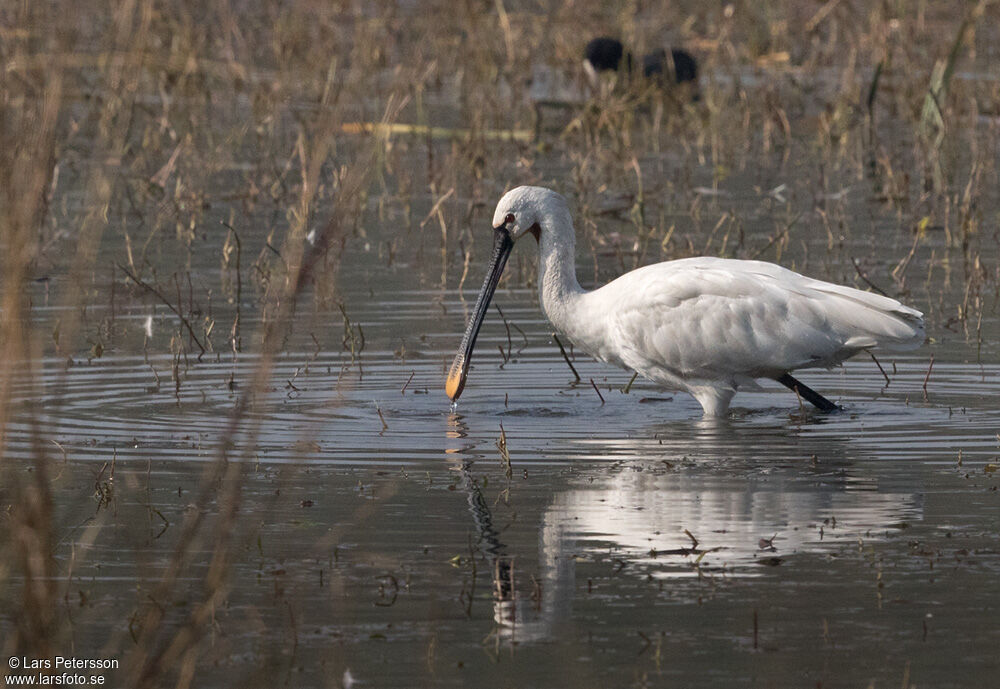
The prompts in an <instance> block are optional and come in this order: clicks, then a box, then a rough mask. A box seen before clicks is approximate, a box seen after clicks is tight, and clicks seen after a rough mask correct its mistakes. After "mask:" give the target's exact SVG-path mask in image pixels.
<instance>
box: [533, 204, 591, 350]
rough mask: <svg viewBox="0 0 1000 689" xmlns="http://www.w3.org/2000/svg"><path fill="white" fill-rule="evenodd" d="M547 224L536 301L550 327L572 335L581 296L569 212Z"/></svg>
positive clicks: (540, 245) (541, 239)
mask: <svg viewBox="0 0 1000 689" xmlns="http://www.w3.org/2000/svg"><path fill="white" fill-rule="evenodd" d="M560 210H562V209H560ZM546 220H547V222H544V223H542V229H541V232H540V235H541V236H540V237H539V240H538V299H539V302H540V303H541V306H542V311H544V312H545V315H546V316H547V317H548V319H549V320H550V321H551V322H552V325H554V326H555V327H556V328H557V329H558V330H561V331H562V332H564V333H566V334H568V335H571V334H572V330H573V328H572V324H573V313H574V308H575V306H576V302H577V300H578V299H579V297H580V296H582V295H583V288H582V287H580V283H579V282H577V279H576V237H575V236H574V231H573V221H572V218H571V217H570V215H569V212H568V211H565V212H564V213H557V214H555V215H554V216H552V217H549V218H547V219H546Z"/></svg>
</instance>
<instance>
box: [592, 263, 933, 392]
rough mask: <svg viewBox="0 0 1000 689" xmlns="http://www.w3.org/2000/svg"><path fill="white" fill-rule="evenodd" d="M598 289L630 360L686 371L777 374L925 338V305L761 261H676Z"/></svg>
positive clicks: (733, 376)
mask: <svg viewBox="0 0 1000 689" xmlns="http://www.w3.org/2000/svg"><path fill="white" fill-rule="evenodd" d="M591 294H592V295H593V304H592V306H591V308H592V309H593V310H594V311H595V312H597V313H602V314H603V318H604V325H605V328H606V333H607V335H606V337H607V339H608V340H609V341H610V342H611V343H612V346H613V347H614V348H615V349H616V354H617V357H618V358H619V359H621V361H622V362H624V363H625V364H626V365H627V366H630V367H631V368H635V369H636V370H643V371H650V370H656V369H659V370H662V372H663V374H664V377H675V378H681V379H685V380H696V379H704V380H715V381H717V380H726V379H729V380H733V381H736V382H739V381H741V380H746V379H750V378H757V377H774V376H777V375H780V374H781V373H784V372H787V371H790V370H794V369H796V368H802V367H806V366H831V365H834V364H837V363H839V362H840V361H843V360H844V359H846V358H847V357H849V356H851V355H852V354H855V353H856V352H858V351H859V350H861V349H865V348H869V347H875V346H878V345H888V346H893V345H895V346H896V347H906V346H918V345H919V344H920V343H921V342H922V341H923V323H922V320H921V317H920V313H919V312H918V311H914V310H913V309H909V308H907V307H905V306H903V305H902V304H900V303H899V302H897V301H895V300H893V299H889V298H887V297H880V296H878V295H874V294H870V293H868V292H861V291H860V290H855V289H851V288H848V287H840V286H838V285H832V284H830V283H825V282H821V281H818V280H812V279H810V278H806V277H803V276H801V275H799V274H797V273H794V272H792V271H790V270H786V269H784V268H780V267H779V266H775V265H773V264H769V263H763V262H757V261H734V260H727V259H712V258H697V259H685V260H681V261H670V262H667V263H660V264H656V265H652V266H647V267H645V268H640V269H638V270H635V271H632V272H631V273H628V274H626V275H624V276H622V277H621V278H619V279H617V280H615V281H613V282H611V283H610V284H608V285H606V286H605V287H603V288H601V289H599V290H596V291H595V292H592V293H591Z"/></svg>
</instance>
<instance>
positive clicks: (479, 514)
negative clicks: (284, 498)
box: [449, 417, 923, 643]
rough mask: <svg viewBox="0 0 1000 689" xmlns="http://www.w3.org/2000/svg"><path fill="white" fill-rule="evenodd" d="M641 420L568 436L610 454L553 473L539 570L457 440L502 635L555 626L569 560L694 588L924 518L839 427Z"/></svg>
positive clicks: (457, 434) (569, 605) (684, 591)
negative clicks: (594, 435) (496, 517)
mask: <svg viewBox="0 0 1000 689" xmlns="http://www.w3.org/2000/svg"><path fill="white" fill-rule="evenodd" d="M449 429H450V432H449V437H454V438H456V439H465V438H466V437H467V436H468V435H469V433H468V427H467V425H466V424H465V422H464V421H463V420H462V419H461V417H453V418H452V419H451V420H450V423H449ZM647 430H649V431H650V432H649V433H645V432H644V433H642V434H638V435H637V436H636V437H633V438H619V439H617V440H611V439H606V438H605V439H600V440H586V439H580V440H579V441H576V442H572V443H567V444H568V445H571V446H573V447H574V448H575V450H576V453H575V454H576V455H579V457H578V458H574V461H575V462H576V463H578V464H579V465H581V466H582V465H584V463H585V462H588V460H592V459H593V458H594V457H595V456H599V457H601V458H602V459H603V460H607V459H614V461H600V462H593V461H590V462H589V463H587V464H586V465H585V466H586V467H587V468H586V469H584V470H582V471H581V472H579V473H575V474H573V475H570V476H569V477H566V478H562V477H561V478H558V479H554V480H556V481H558V484H557V485H555V486H554V494H553V496H552V497H551V499H549V500H548V503H547V505H546V506H545V507H544V509H543V510H542V514H541V517H540V519H539V524H538V543H539V552H538V561H537V566H535V567H532V568H531V569H533V570H534V574H535V575H536V576H537V579H536V578H535V576H530V577H529V576H527V575H526V574H522V572H520V571H515V567H514V563H515V557H514V554H513V552H512V551H511V548H509V547H508V545H507V544H505V543H504V542H503V541H502V540H501V533H502V532H501V531H500V530H498V529H497V528H496V527H495V526H494V524H493V515H492V513H491V510H490V505H489V503H488V502H487V500H486V499H485V497H484V495H483V492H482V489H481V482H480V481H477V479H476V477H475V476H474V475H473V471H472V464H471V461H470V460H471V459H475V457H474V456H473V455H472V454H471V453H468V452H467V450H459V451H456V452H457V454H460V455H465V457H463V459H462V463H461V464H460V465H458V466H456V470H457V471H459V472H461V485H462V487H463V489H464V491H465V493H466V497H467V500H468V506H469V511H470V513H471V515H472V517H473V522H474V524H475V527H476V532H477V534H478V541H479V548H480V550H481V552H482V553H483V555H484V556H485V557H486V558H487V559H488V560H489V562H490V571H491V574H492V587H493V611H494V620H495V622H496V625H497V627H496V629H495V635H496V639H497V641H498V642H499V641H500V640H504V641H509V642H514V641H516V642H518V643H526V642H532V641H541V640H544V639H548V638H553V637H554V636H556V635H558V634H559V631H558V630H559V628H560V626H561V625H562V624H563V622H564V621H566V620H568V619H569V618H570V617H571V615H572V610H573V603H574V598H575V596H577V595H578V591H577V588H578V587H577V581H576V580H577V568H578V567H585V568H587V569H589V570H591V571H592V572H603V571H604V570H606V569H607V567H610V566H612V564H614V566H615V570H614V573H615V577H622V576H625V577H636V578H640V579H643V580H651V581H669V582H671V584H670V587H669V589H670V592H671V593H670V595H671V597H672V598H674V599H677V598H680V599H683V598H685V596H688V595H690V596H691V597H692V598H697V597H698V596H700V595H701V594H700V592H701V591H702V589H703V586H704V581H705V580H706V578H708V579H713V578H717V579H718V581H719V582H725V581H726V580H729V581H736V580H739V579H745V578H747V577H759V576H768V575H770V576H795V574H794V573H793V572H792V571H791V570H788V568H787V567H782V568H780V569H771V568H767V567H760V566H759V565H761V564H772V565H777V564H781V563H787V561H788V559H789V558H795V557H802V556H807V555H809V554H811V553H824V552H830V551H831V550H833V549H835V548H837V547H839V546H843V545H845V544H847V543H851V544H854V543H856V542H857V541H858V539H863V540H864V541H869V540H872V539H877V538H880V537H881V535H882V533H883V532H884V531H885V530H886V529H889V528H892V526H893V525H898V524H901V523H905V522H909V521H914V520H919V519H920V518H922V514H923V505H922V500H921V498H920V495H919V494H917V493H913V492H907V491H905V490H901V489H899V488H888V487H886V486H884V485H881V484H884V483H885V481H884V480H882V475H881V474H880V467H879V462H878V461H876V460H874V459H873V458H871V456H870V454H869V453H867V452H865V451H860V452H859V451H858V449H857V448H856V447H855V446H853V445H852V444H850V443H848V442H845V441H842V440H840V439H836V438H834V439H830V438H823V439H811V438H807V439H803V438H802V437H800V436H799V435H797V434H796V431H794V430H792V429H787V428H786V429H776V428H763V429H760V428H758V429H755V428H750V427H741V428H739V429H734V428H732V427H731V424H728V423H727V422H725V421H721V422H720V421H718V420H700V421H698V422H697V423H694V424H669V425H660V426H656V427H653V428H650V429H647ZM452 434H454V435H452ZM591 450H593V452H591ZM838 544H839V545H838ZM523 555H527V554H523ZM522 561H527V562H531V560H529V559H528V558H527V557H522ZM522 569H524V570H525V571H527V568H522ZM786 571H787V572H788V574H785V572H786ZM769 573H773V574H769ZM589 576H593V574H591V573H589V574H588V578H589ZM599 576H600V575H599Z"/></svg>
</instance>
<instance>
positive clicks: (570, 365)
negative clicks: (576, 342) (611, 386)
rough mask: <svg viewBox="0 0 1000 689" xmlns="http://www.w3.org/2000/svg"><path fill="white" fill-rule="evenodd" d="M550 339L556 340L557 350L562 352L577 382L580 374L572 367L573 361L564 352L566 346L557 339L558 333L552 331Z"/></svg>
mask: <svg viewBox="0 0 1000 689" xmlns="http://www.w3.org/2000/svg"><path fill="white" fill-rule="evenodd" d="M552 339H553V340H555V341H556V344H557V345H559V352H560V353H561V354H562V356H563V359H565V360H566V365H567V366H569V370H570V371H572V372H573V375H574V376H576V382H577V383H579V382H580V380H581V378H580V374H579V373H577V372H576V368H574V366H573V362H572V361H570V360H569V356H568V355H567V354H566V348H565V347H563V343H562V340H560V339H559V335H557V334H556V333H552ZM598 394H600V393H598Z"/></svg>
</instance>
